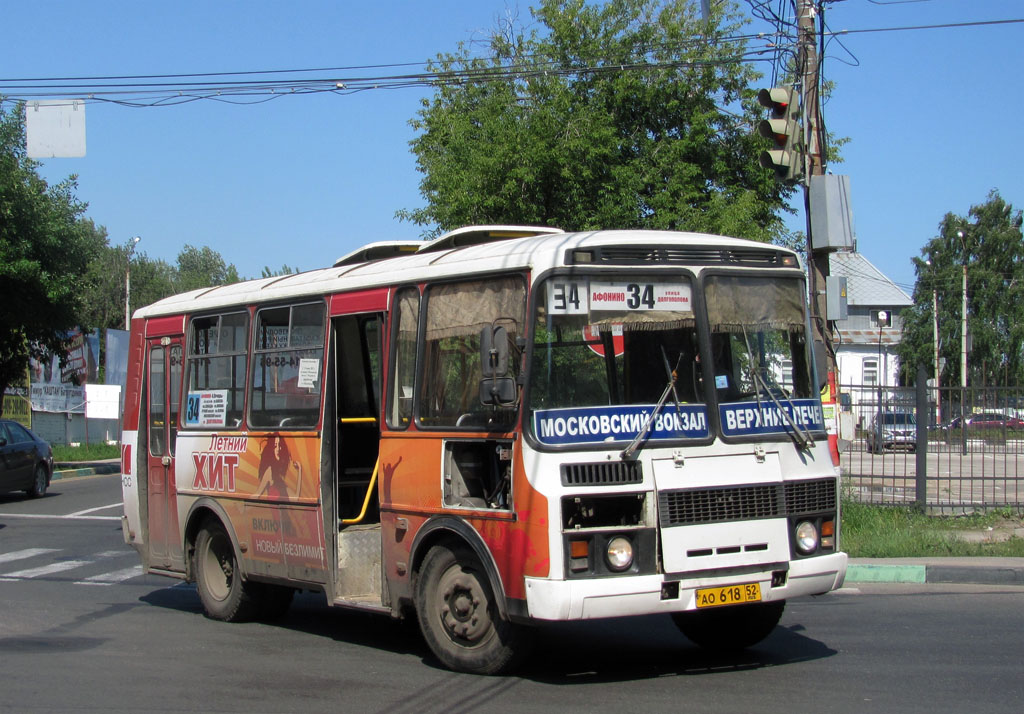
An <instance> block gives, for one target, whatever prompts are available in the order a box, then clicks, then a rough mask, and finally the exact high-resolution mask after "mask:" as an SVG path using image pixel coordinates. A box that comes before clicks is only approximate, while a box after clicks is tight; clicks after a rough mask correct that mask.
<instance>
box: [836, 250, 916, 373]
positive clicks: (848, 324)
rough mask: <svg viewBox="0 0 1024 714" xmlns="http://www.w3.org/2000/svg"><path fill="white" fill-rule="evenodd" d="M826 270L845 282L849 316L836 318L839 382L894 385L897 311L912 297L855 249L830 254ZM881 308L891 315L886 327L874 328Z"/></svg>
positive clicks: (900, 325) (898, 327) (900, 330)
mask: <svg viewBox="0 0 1024 714" xmlns="http://www.w3.org/2000/svg"><path fill="white" fill-rule="evenodd" d="M829 272H830V274H831V275H836V276H840V277H845V278H846V280H847V292H846V296H847V297H846V299H847V306H848V316H847V318H846V319H845V320H839V321H837V322H836V329H837V331H838V333H839V339H838V340H837V342H836V363H837V368H838V370H839V375H838V381H839V384H840V385H879V386H883V387H889V386H896V384H897V375H898V374H899V363H898V358H897V356H896V345H898V344H899V342H900V339H901V337H902V334H903V319H902V318H901V317H900V311H902V310H903V309H904V308H906V307H910V306H911V305H913V304H914V301H913V300H911V299H910V296H909V295H907V294H906V293H905V292H904V291H903V290H902V289H900V287H899V286H898V285H896V284H895V283H894V282H893V281H892V280H890V279H889V278H888V277H886V275H885V274H884V273H883V272H882V271H881V270H879V269H878V268H876V267H875V266H874V265H873V264H872V263H871V261H869V260H868V259H867V258H865V257H864V255H863V254H861V253H858V252H856V251H839V252H835V253H831V254H830V255H829ZM883 311H884V312H885V313H887V314H888V315H890V316H891V319H890V324H889V326H884V324H883V325H882V326H879V313H881V312H883Z"/></svg>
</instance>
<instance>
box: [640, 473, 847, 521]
mask: <svg viewBox="0 0 1024 714" xmlns="http://www.w3.org/2000/svg"><path fill="white" fill-rule="evenodd" d="M835 508H836V481H835V479H832V478H828V479H819V480H814V481H789V482H787V483H785V484H754V485H749V486H728V487H723V488H695V489H681V490H677V491H662V492H661V493H659V494H658V510H659V513H660V522H661V527H662V528H667V527H670V526H685V525H694V524H701V523H723V522H726V521H750V520H756V519H760V518H781V517H784V516H792V515H797V514H805V513H818V512H828V511H834V510H835Z"/></svg>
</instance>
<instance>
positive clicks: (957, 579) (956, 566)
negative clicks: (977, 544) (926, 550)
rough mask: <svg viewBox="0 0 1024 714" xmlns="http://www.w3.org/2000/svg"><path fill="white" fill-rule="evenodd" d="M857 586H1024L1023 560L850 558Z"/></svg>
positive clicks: (850, 575) (849, 578) (850, 577)
mask: <svg viewBox="0 0 1024 714" xmlns="http://www.w3.org/2000/svg"><path fill="white" fill-rule="evenodd" d="M854 583H961V584H973V585H1024V558H851V559H850V564H849V566H848V567H847V569H846V584H847V585H850V584H854Z"/></svg>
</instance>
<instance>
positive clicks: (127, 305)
mask: <svg viewBox="0 0 1024 714" xmlns="http://www.w3.org/2000/svg"><path fill="white" fill-rule="evenodd" d="M140 240H142V239H141V238H139V236H135V237H134V238H132V239H131V240H130V241H128V264H127V266H126V267H125V269H124V329H126V330H130V329H132V307H131V294H132V256H133V255H135V246H137V245H138V244H139V241H140Z"/></svg>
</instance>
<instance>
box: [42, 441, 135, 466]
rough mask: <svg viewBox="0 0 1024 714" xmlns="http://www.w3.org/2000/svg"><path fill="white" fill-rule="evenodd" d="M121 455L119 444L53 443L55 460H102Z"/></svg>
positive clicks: (61, 461)
mask: <svg viewBox="0 0 1024 714" xmlns="http://www.w3.org/2000/svg"><path fill="white" fill-rule="evenodd" d="M120 457H121V447H120V446H118V445H117V444H114V445H113V446H111V445H109V444H89V445H85V444H82V445H81V446H64V445H58V444H54V445H53V460H54V461H56V462H60V463H63V462H66V461H102V460H105V459H117V458H120Z"/></svg>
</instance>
